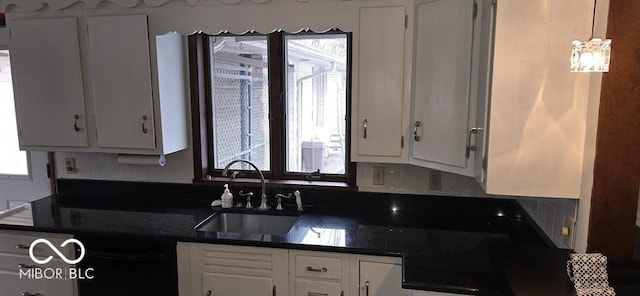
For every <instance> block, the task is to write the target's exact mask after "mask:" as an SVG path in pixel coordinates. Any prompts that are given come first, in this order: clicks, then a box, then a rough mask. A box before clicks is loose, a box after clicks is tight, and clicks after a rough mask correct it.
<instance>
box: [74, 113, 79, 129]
mask: <svg viewBox="0 0 640 296" xmlns="http://www.w3.org/2000/svg"><path fill="white" fill-rule="evenodd" d="M78 119H80V115H78V114H73V130H74V131H76V132H79V131H80V127H79V126H78Z"/></svg>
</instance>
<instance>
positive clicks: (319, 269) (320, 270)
mask: <svg viewBox="0 0 640 296" xmlns="http://www.w3.org/2000/svg"><path fill="white" fill-rule="evenodd" d="M327 270H328V269H327V268H326V267H323V268H313V267H311V266H307V271H313V272H327Z"/></svg>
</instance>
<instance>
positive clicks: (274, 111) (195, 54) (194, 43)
mask: <svg viewBox="0 0 640 296" xmlns="http://www.w3.org/2000/svg"><path fill="white" fill-rule="evenodd" d="M250 34H251V33H248V35H250ZM326 34H344V35H346V36H347V65H346V69H347V73H348V74H347V75H346V76H347V79H346V87H345V91H346V94H345V95H346V102H345V104H346V106H345V113H346V114H347V116H346V122H345V148H344V149H345V152H344V155H345V174H344V175H335V174H320V177H319V178H310V176H311V175H310V174H309V173H297V172H287V171H286V163H285V162H286V154H285V153H286V143H285V141H286V140H285V138H286V137H285V136H286V120H285V117H284V113H285V108H286V104H285V102H284V100H285V99H286V85H285V83H286V77H285V74H286V73H284V72H285V71H284V70H285V69H286V61H287V60H286V45H285V36H286V35H326ZM220 35H224V34H220ZM230 35H232V34H230ZM260 35H264V36H267V53H268V63H269V78H268V86H269V94H268V96H269V139H270V140H269V141H270V145H271V147H270V149H269V153H270V155H269V157H270V170H269V171H265V172H263V174H264V177H265V179H266V182H268V183H279V184H283V185H305V186H322V187H342V188H347V189H349V190H355V188H356V187H355V186H356V164H355V163H354V162H352V161H351V153H350V152H351V128H350V127H351V107H352V106H351V95H352V91H351V90H352V88H351V87H352V74H351V73H352V50H353V41H352V39H353V35H352V33H351V32H342V31H339V30H330V31H327V32H324V33H315V32H313V31H310V30H303V31H300V32H298V33H287V32H283V31H275V32H272V33H269V34H260ZM212 37H213V35H208V34H204V33H198V34H194V35H190V36H189V38H188V51H189V76H190V89H191V111H192V112H191V113H192V135H193V136H192V141H193V146H192V147H193V155H194V182H197V183H202V182H217V181H220V182H228V178H222V175H221V171H222V170H220V169H215V168H214V159H213V149H214V143H213V137H212V136H211V135H213V130H214V129H213V122H212V120H209V119H211V118H213V106H212V105H213V99H212V98H211V95H212V93H213V92H212V87H213V86H212V79H211V77H212V76H211V75H212V73H211V70H212V69H211V67H210V60H209V57H210V56H211V55H210V54H211V48H210V42H209V39H210V38H212ZM274 65H279V66H274ZM238 171H240V172H241V174H240V176H239V177H240V178H251V179H257V178H259V176H258V174H257V173H256V172H254V171H243V170H238ZM245 180H246V181H247V182H248V183H253V182H255V180H247V179H245Z"/></svg>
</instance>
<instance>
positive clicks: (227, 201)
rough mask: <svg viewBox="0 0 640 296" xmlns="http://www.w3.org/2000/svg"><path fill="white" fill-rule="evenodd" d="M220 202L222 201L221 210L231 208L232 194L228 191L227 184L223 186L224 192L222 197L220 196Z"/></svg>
mask: <svg viewBox="0 0 640 296" xmlns="http://www.w3.org/2000/svg"><path fill="white" fill-rule="evenodd" d="M220 200H221V201H222V207H223V208H231V207H233V194H231V191H229V184H224V192H223V193H222V196H220Z"/></svg>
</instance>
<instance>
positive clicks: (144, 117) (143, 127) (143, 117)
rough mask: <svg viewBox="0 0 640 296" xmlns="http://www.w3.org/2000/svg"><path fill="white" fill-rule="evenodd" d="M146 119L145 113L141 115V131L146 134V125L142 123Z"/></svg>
mask: <svg viewBox="0 0 640 296" xmlns="http://www.w3.org/2000/svg"><path fill="white" fill-rule="evenodd" d="M146 121H147V115H142V133H143V134H146V133H147V132H148V131H149V130H148V129H147V127H146V126H145V125H144V123H145V122H146Z"/></svg>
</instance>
